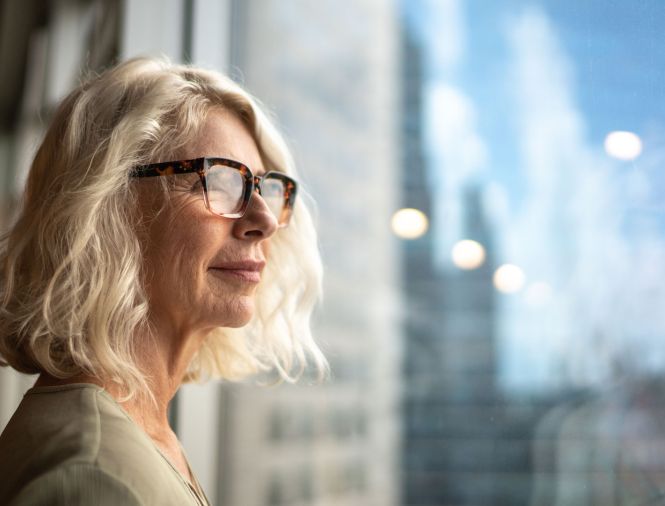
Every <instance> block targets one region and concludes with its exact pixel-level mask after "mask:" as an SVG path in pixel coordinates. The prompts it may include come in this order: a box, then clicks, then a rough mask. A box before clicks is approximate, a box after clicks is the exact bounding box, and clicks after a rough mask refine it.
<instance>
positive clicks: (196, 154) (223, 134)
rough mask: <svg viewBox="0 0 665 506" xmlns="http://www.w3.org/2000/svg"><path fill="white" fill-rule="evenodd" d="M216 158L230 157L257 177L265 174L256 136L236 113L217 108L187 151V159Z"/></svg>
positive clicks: (207, 117) (186, 148) (210, 114)
mask: <svg viewBox="0 0 665 506" xmlns="http://www.w3.org/2000/svg"><path fill="white" fill-rule="evenodd" d="M204 156H214V157H221V158H230V159H232V160H236V161H238V162H242V163H244V164H245V165H247V166H249V168H250V169H251V170H252V172H253V173H254V174H256V175H259V174H262V173H263V172H264V167H263V162H262V161H261V155H260V153H259V149H258V147H257V145H256V142H255V141H254V137H252V134H251V133H250V132H249V129H248V128H247V126H246V125H245V124H244V123H243V122H242V121H241V120H240V119H239V118H238V117H237V116H236V115H235V114H233V113H231V112H228V111H225V110H221V109H213V110H211V111H209V112H208V114H207V116H206V120H205V122H204V123H203V125H202V126H201V129H200V130H199V134H198V136H196V137H195V138H194V139H193V140H192V141H191V142H189V143H188V144H187V145H186V146H185V147H184V150H183V156H182V158H183V159H192V158H200V157H204Z"/></svg>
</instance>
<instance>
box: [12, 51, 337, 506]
mask: <svg viewBox="0 0 665 506" xmlns="http://www.w3.org/2000/svg"><path fill="white" fill-rule="evenodd" d="M301 193H302V192H301ZM297 195H298V183H297V182H296V180H295V179H294V168H293V163H292V161H291V158H290V156H289V154H288V151H287V149H286V148H285V145H284V142H283V141H282V139H281V137H280V136H279V134H278V133H277V132H276V130H275V129H274V127H273V126H272V125H271V124H270V122H269V121H268V120H267V118H266V116H265V114H264V113H263V112H261V110H260V108H259V107H258V106H257V104H256V102H255V101H254V100H253V99H252V98H251V97H250V96H249V95H248V94H247V93H246V92H244V91H243V90H241V89H240V88H239V87H238V86H237V85H236V84H234V83H233V82H232V81H230V80H229V79H227V78H225V77H223V76H221V75H219V74H217V73H214V72H210V71H204V70H201V69H196V68H191V67H186V66H176V65H171V64H169V63H167V62H164V61H155V60H149V59H135V60H131V61H128V62H126V63H123V64H121V65H119V66H117V67H115V68H113V69H111V70H109V71H107V72H105V73H103V74H102V75H100V76H98V77H96V78H94V79H92V80H90V81H88V82H86V83H85V84H83V85H81V86H79V87H78V88H77V89H75V90H74V91H73V92H72V93H71V94H70V95H69V96H68V97H67V98H66V99H65V100H64V101H63V103H62V104H61V105H60V107H59V109H58V110H57V112H56V113H55V115H54V117H53V121H52V124H51V126H50V128H49V129H48V131H47V133H46V136H45V139H44V141H43V143H42V145H41V147H40V148H39V150H38V152H37V154H36V156H35V159H34V162H33V164H32V167H31V169H30V173H29V176H28V181H27V186H26V189H25V196H24V200H23V206H22V209H21V210H20V213H19V215H18V219H17V221H16V223H15V225H14V226H13V227H12V228H11V229H10V230H9V232H8V233H7V234H6V236H5V237H4V239H3V242H2V250H1V255H2V256H1V258H0V266H1V270H0V272H1V277H0V287H1V290H2V293H1V296H2V298H1V300H0V304H1V306H0V359H2V362H3V365H9V366H11V367H13V368H14V369H16V370H18V371H21V372H24V373H29V374H39V379H38V380H37V382H36V384H35V386H34V387H33V388H32V389H31V390H29V391H28V393H27V394H26V395H25V397H24V399H23V401H22V402H21V404H20V406H19V407H18V409H17V411H16V413H15V414H14V416H13V417H12V419H11V421H10V422H9V424H8V425H7V427H6V429H5V431H4V432H3V434H2V436H0V476H1V477H2V478H1V479H0V504H12V505H24V504H25V505H27V504H52V505H56V504H57V505H60V504H62V505H76V504H129V505H133V504H136V505H138V504H141V505H143V504H156V505H157V504H159V505H169V504H174V505H175V504H177V505H185V504H206V503H207V500H206V499H205V495H204V493H203V491H202V490H201V487H200V486H199V484H198V482H197V480H196V478H195V477H194V475H193V474H192V471H191V468H190V466H189V465H188V463H187V460H186V457H185V455H184V453H183V451H182V449H181V447H180V444H179V442H178V439H177V437H176V435H175V433H174V432H173V430H172V429H171V428H170V427H169V423H168V418H167V408H168V405H169V402H170V400H171V399H172V398H173V396H174V395H175V393H176V391H177V390H178V387H179V386H180V385H181V384H182V383H183V382H184V381H189V380H197V379H202V378H209V377H223V378H230V379H234V378H239V377H242V376H245V375H247V374H250V373H253V372H257V371H266V370H271V369H272V370H276V371H278V372H279V374H280V375H281V376H282V377H283V378H285V379H291V378H292V377H294V376H297V374H298V372H299V371H302V369H303V367H304V366H305V363H306V360H308V359H312V360H313V362H314V364H315V366H316V367H318V368H319V370H323V369H324V368H325V361H324V359H323V357H322V355H321V353H320V351H319V350H318V348H317V347H316V345H315V344H314V342H313V341H312V337H311V334H310V331H309V317H310V314H311V310H312V307H313V305H314V304H315V302H316V299H317V296H318V293H319V289H320V277H321V267H320V261H319V256H318V253H317V248H316V234H315V230H314V227H313V224H312V221H311V219H310V215H309V214H308V212H307V209H306V207H305V206H304V205H303V203H302V202H301V200H298V199H297V198H296V197H297Z"/></svg>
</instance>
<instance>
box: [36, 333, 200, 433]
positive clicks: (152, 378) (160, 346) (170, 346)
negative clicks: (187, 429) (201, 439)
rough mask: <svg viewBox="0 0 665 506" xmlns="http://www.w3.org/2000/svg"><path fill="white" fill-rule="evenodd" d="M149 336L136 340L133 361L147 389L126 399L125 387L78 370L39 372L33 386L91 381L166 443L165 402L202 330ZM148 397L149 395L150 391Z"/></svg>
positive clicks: (177, 381) (194, 349) (177, 386)
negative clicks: (63, 375)
mask: <svg viewBox="0 0 665 506" xmlns="http://www.w3.org/2000/svg"><path fill="white" fill-rule="evenodd" d="M153 335H154V337H153V338H150V337H148V336H144V337H145V338H143V339H137V342H140V343H144V344H143V345H142V346H141V347H140V348H139V349H137V351H136V357H137V358H136V362H137V363H136V365H137V368H138V369H139V371H141V372H142V373H143V375H144V377H145V378H146V381H147V382H148V386H149V388H150V391H149V392H138V393H137V394H136V395H134V397H132V398H131V399H129V400H123V397H124V396H125V391H124V389H122V388H121V387H120V386H119V385H118V384H117V383H115V382H113V381H110V380H108V379H104V378H100V377H96V376H90V375H86V374H79V375H76V376H73V377H70V378H66V379H59V378H54V377H52V376H49V375H47V374H44V373H43V374H42V375H40V377H39V379H38V380H37V383H36V384H35V386H51V385H62V384H71V383H92V384H95V385H99V386H100V387H102V388H103V389H104V390H106V391H107V392H108V393H109V394H110V395H111V396H112V397H113V398H114V399H115V400H116V401H117V402H118V403H119V404H120V405H121V406H122V407H123V409H124V410H125V411H126V412H127V414H128V415H129V416H130V418H132V420H134V422H135V423H136V424H137V425H139V426H140V427H141V428H142V429H143V430H144V431H145V432H146V433H147V434H148V435H149V436H150V437H151V438H152V439H154V440H155V441H157V442H162V443H167V442H169V441H173V438H174V437H175V434H174V433H173V430H172V429H171V427H170V425H169V422H168V406H169V403H170V402H171V400H172V399H173V397H174V396H175V394H176V392H177V391H178V388H179V387H180V385H181V383H182V380H183V378H184V376H185V373H186V371H187V367H188V365H189V363H190V362H191V360H192V358H193V357H194V355H195V354H196V352H197V351H198V349H199V348H200V346H201V344H202V343H203V340H204V338H205V334H200V335H196V336H191V335H190V336H186V337H184V335H183V334H181V335H177V334H175V333H168V334H166V333H164V332H159V333H157V332H155V333H154V334H153ZM150 394H151V395H152V399H151V395H150Z"/></svg>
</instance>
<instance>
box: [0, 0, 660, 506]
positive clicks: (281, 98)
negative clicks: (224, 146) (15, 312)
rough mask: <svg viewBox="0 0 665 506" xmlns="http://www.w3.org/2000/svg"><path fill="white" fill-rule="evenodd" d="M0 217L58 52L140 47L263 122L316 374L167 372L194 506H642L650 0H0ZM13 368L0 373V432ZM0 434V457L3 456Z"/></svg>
mask: <svg viewBox="0 0 665 506" xmlns="http://www.w3.org/2000/svg"><path fill="white" fill-rule="evenodd" d="M0 16H1V18H0V69H1V74H0V180H1V181H2V183H1V186H0V224H1V225H0V226H2V227H3V228H4V227H6V226H7V225H8V223H10V221H11V216H12V210H13V209H15V206H16V203H17V199H18V198H19V195H20V191H21V187H22V184H23V181H24V178H25V174H26V170H27V168H28V166H29V163H30V159H31V156H32V154H33V152H34V149H35V147H36V146H37V144H38V143H39V141H40V137H41V135H42V134H43V132H44V130H45V128H46V126H47V124H48V119H49V116H50V114H51V111H52V110H53V108H54V106H55V105H56V104H57V102H58V101H59V100H60V99H61V98H62V97H63V96H64V94H66V92H67V91H68V90H69V89H70V88H71V87H72V86H73V85H75V84H76V83H77V82H78V80H79V77H80V75H81V70H82V69H93V70H101V69H103V68H104V67H107V66H109V65H110V64H112V63H113V62H115V61H117V60H118V59H124V58H127V57H131V56H135V55H146V54H152V55H157V54H164V55H167V56H169V57H170V58H171V59H172V60H174V61H185V62H193V63H196V64H200V65H204V66H208V67H212V68H215V69H218V70H221V71H224V72H227V73H229V74H230V75H231V76H232V77H233V78H234V79H236V80H238V81H239V82H241V83H242V84H243V85H244V86H245V87H246V88H248V89H249V90H250V91H251V92H252V93H253V94H255V95H256V96H258V97H259V98H260V99H261V100H262V101H263V103H264V104H265V105H266V106H267V108H268V109H269V110H270V111H272V112H273V113H274V115H275V117H276V118H277V123H278V125H279V126H280V128H281V129H282V131H283V132H284V133H285V135H286V137H287V139H288V141H289V143H290V145H291V147H292V149H293V151H294V154H295V158H296V161H297V162H298V165H299V168H300V173H301V179H302V182H303V184H304V185H305V187H306V188H307V189H308V190H309V192H310V194H311V195H312V196H313V198H314V200H315V201H316V202H317V206H318V217H317V220H318V223H319V230H320V238H321V246H322V250H323V256H324V262H325V265H326V284H325V301H324V304H323V305H322V307H321V308H320V311H319V313H318V315H317V324H316V325H317V330H316V335H317V336H318V339H319V341H320V342H321V343H322V346H323V347H324V349H325V351H326V353H327V355H328V357H329V359H330V361H331V364H332V369H333V378H332V380H331V381H330V382H328V383H326V384H323V385H315V384H313V383H312V382H311V381H309V380H307V379H306V380H304V381H302V382H301V383H300V384H299V385H297V386H289V385H282V386H279V387H256V386H253V385H252V384H251V382H248V383H246V384H219V383H215V384H207V385H204V386H199V385H193V386H186V387H184V388H183V389H181V391H180V393H179V394H178V396H177V398H176V401H175V402H174V405H173V407H172V418H173V423H174V425H175V427H176V429H177V432H178V434H179V436H180V437H181V439H182V441H183V444H184V446H185V448H186V450H187V452H188V455H189V457H190V460H191V461H192V464H193V467H194V468H195V471H196V472H197V474H198V476H199V477H200V480H201V482H202V484H203V486H204V488H205V489H206V492H207V493H208V495H209V497H210V499H211V501H212V503H213V504H215V505H219V506H263V505H265V506H273V505H289V506H305V505H317V506H326V505H339V506H354V505H358V506H360V505H363V506H368V505H376V506H393V505H394V506H397V505H410V506H416V505H419V506H425V505H428V506H435V505H436V506H453V505H475V506H477V505H508V506H513V505H565V506H569V505H591V504H594V505H595V504H598V505H603V506H607V505H615V504H621V505H624V504H625V505H628V504H631V505H637V504H640V505H646V504H661V503H665V495H663V494H664V493H665V422H664V421H663V420H665V418H663V416H662V415H663V414H665V412H664V410H663V409H662V408H663V406H664V405H665V397H664V394H665V381H663V377H662V374H663V371H664V370H665V342H663V337H664V334H665V310H663V308H665V305H664V302H665V288H664V287H663V286H662V280H665V212H664V211H665V207H664V204H663V201H662V195H663V190H665V175H664V173H663V169H664V168H665V86H663V83H664V82H665V37H663V35H662V34H663V28H662V26H663V23H664V22H665V3H663V2H662V1H661V0H640V1H639V2H637V1H618V0H503V1H501V2H496V1H491V0H438V1H437V0H412V1H407V0H403V1H401V2H400V1H398V0H354V1H350V0H348V1H340V0H124V1H123V0H108V1H105V0H50V1H48V0H0ZM33 382H34V378H30V377H23V376H19V375H17V374H15V373H13V372H11V371H9V370H5V369H3V370H1V371H0V429H1V428H2V427H4V425H5V423H6V422H7V420H8V419H9V417H10V416H11V413H12V412H13V410H14V408H15V406H16V405H17V404H18V402H19V400H20V398H21V396H22V394H23V392H24V391H25V390H26V389H27V388H29V387H30V386H31V385H32V383H33ZM10 457H11V456H3V458H10Z"/></svg>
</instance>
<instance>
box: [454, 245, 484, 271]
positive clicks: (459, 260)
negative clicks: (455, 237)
mask: <svg viewBox="0 0 665 506" xmlns="http://www.w3.org/2000/svg"><path fill="white" fill-rule="evenodd" d="M452 258H453V263H454V264H455V266H457V267H459V268H460V269H463V270H465V271H470V270H473V269H477V268H478V267H480V266H481V265H483V263H484V262H485V248H484V247H483V245H482V244H480V243H479V242H478V241H472V240H471V239H464V240H462V241H459V242H457V243H456V244H455V246H453V251H452Z"/></svg>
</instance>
